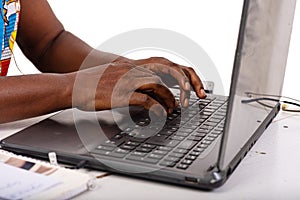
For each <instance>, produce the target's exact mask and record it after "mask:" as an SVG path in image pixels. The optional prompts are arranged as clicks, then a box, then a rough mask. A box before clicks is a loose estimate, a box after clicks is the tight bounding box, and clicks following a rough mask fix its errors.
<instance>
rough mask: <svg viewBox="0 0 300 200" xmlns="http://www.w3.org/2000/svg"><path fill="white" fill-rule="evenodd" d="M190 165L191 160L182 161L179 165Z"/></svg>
mask: <svg viewBox="0 0 300 200" xmlns="http://www.w3.org/2000/svg"><path fill="white" fill-rule="evenodd" d="M192 163H193V161H192V160H183V161H182V162H181V164H183V165H190V164H192Z"/></svg>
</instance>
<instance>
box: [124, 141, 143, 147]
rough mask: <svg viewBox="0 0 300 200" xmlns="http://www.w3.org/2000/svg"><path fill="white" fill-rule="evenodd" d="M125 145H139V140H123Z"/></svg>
mask: <svg viewBox="0 0 300 200" xmlns="http://www.w3.org/2000/svg"><path fill="white" fill-rule="evenodd" d="M125 145H129V146H139V145H140V143H139V142H134V141H128V142H125Z"/></svg>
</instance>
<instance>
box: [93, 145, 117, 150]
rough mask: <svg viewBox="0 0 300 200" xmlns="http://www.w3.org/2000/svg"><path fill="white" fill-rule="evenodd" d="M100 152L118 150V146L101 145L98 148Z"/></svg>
mask: <svg viewBox="0 0 300 200" xmlns="http://www.w3.org/2000/svg"><path fill="white" fill-rule="evenodd" d="M96 148H97V149H98V150H104V151H112V150H114V149H115V148H116V146H103V145H99V146H97V147H96Z"/></svg>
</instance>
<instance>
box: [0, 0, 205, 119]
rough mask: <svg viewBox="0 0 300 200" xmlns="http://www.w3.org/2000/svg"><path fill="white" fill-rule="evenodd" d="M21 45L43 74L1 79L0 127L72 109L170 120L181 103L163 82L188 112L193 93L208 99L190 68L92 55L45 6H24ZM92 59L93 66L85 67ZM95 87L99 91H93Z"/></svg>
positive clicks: (158, 61)
mask: <svg viewBox="0 0 300 200" xmlns="http://www.w3.org/2000/svg"><path fill="white" fill-rule="evenodd" d="M32 24H34V26H33V25H32ZM17 43H18V45H19V46H20V48H21V50H22V51H23V53H24V54H25V56H26V57H27V58H28V59H29V60H30V61H31V62H32V63H33V64H34V65H35V66H36V67H37V69H39V70H40V71H41V72H42V73H41V74H36V75H23V76H18V77H1V78H0V85H1V88H0V96H1V98H0V112H1V115H0V123H5V122H10V121H15V120H20V119H25V118H29V117H35V116H40V115H44V114H47V113H51V112H55V111H59V110H62V109H67V108H71V107H76V108H79V109H81V110H84V111H94V110H97V111H100V110H107V109H111V108H112V107H123V106H128V104H129V105H135V106H142V107H144V108H146V109H148V110H151V111H153V112H154V113H156V114H157V115H161V114H164V115H165V114H167V113H171V112H172V110H173V109H174V108H175V107H177V106H178V102H176V100H175V98H174V96H173V94H172V93H171V92H170V90H169V89H168V88H167V86H166V85H165V84H164V83H163V81H162V79H161V78H162V76H169V77H171V78H172V80H173V81H174V83H178V84H179V85H180V87H181V97H180V101H181V103H182V105H183V106H187V105H188V99H189V91H190V89H191V87H192V88H193V89H194V91H195V92H196V94H197V96H198V97H199V98H205V96H206V95H205V92H204V89H203V85H202V83H201V80H200V78H199V77H198V76H197V74H196V73H195V72H194V70H193V69H192V68H190V67H186V66H181V65H178V64H175V63H173V62H171V61H169V60H167V59H165V58H159V57H153V58H148V59H141V60H132V59H128V58H125V57H120V56H117V55H114V54H110V53H106V52H102V51H98V50H95V49H93V48H92V47H90V46H89V45H87V44H86V43H85V42H83V41H82V40H80V39H79V38H77V37H76V36H74V35H73V34H71V33H69V32H67V31H66V30H65V29H64V27H63V25H62V24H61V23H60V22H59V20H58V19H57V18H56V17H55V15H54V13H53V12H52V10H51V8H50V6H49V5H48V2H47V1H46V0H38V1H30V0H22V1H21V13H20V22H19V28H18V35H17ZM62 52H63V53H62ZM91 52H92V53H91ZM88 55H89V61H88V62H87V63H86V64H85V65H84V66H82V63H83V61H84V60H85V58H86V57H87V56H88ZM99 75H101V79H100V80H99ZM124 75H125V76H124ZM78 76H79V77H81V78H83V79H84V81H83V82H82V83H84V85H82V84H81V85H82V87H76V88H75V89H76V92H79V93H80V95H74V94H73V90H74V83H75V80H76V77H78ZM121 77H123V78H122V81H123V83H124V84H122V85H123V86H122V87H121V88H120V89H119V90H118V91H117V92H116V93H115V94H114V96H113V97H114V98H115V100H114V101H113V102H114V103H113V105H112V101H111V98H112V94H113V91H114V86H115V85H116V83H117V82H118V81H119V80H120V78H121ZM95 83H96V85H97V87H96V88H94V89H93V87H90V86H91V85H93V84H95ZM125 86H126V87H125Z"/></svg>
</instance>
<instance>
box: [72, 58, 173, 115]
mask: <svg viewBox="0 0 300 200" xmlns="http://www.w3.org/2000/svg"><path fill="white" fill-rule="evenodd" d="M70 77H71V80H72V82H73V83H74V86H73V88H72V90H73V99H72V101H73V106H75V107H77V108H79V109H81V110H85V111H95V110H97V111H99V110H107V109H111V108H117V107H124V106H129V105H133V106H142V107H144V108H146V109H147V110H151V111H153V112H154V113H155V114H156V115H160V116H161V115H162V114H163V115H166V114H167V113H172V111H173V109H174V108H175V107H177V106H178V102H177V101H176V100H175V98H174V96H173V94H172V93H171V91H170V90H169V89H168V88H167V87H166V86H165V85H164V83H163V82H162V81H161V79H160V77H158V76H157V75H156V74H155V73H153V72H151V71H150V70H148V69H146V68H142V67H137V66H135V65H133V64H131V63H112V64H109V65H106V66H99V67H93V68H89V69H85V70H81V71H78V72H73V73H71V74H70Z"/></svg>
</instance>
